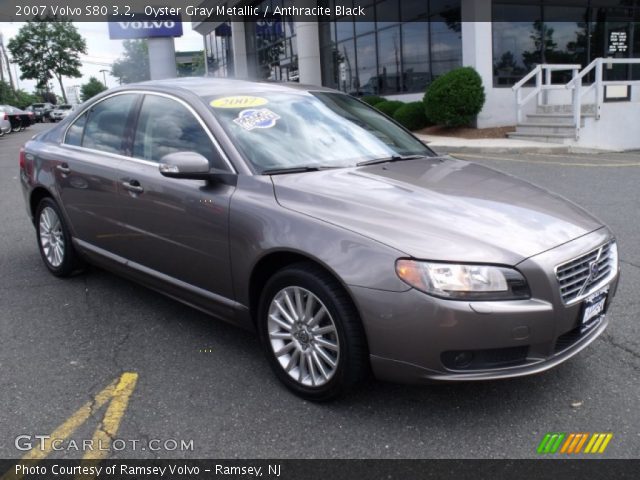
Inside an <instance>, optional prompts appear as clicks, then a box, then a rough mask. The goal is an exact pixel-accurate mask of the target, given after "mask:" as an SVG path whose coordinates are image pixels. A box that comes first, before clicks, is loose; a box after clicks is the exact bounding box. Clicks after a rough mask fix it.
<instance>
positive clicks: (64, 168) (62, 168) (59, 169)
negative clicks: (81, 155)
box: [56, 163, 71, 175]
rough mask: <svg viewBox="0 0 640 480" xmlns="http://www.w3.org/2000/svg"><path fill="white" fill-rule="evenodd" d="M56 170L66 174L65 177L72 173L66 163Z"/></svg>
mask: <svg viewBox="0 0 640 480" xmlns="http://www.w3.org/2000/svg"><path fill="white" fill-rule="evenodd" d="M56 169H57V170H58V171H59V172H61V173H64V174H65V175H68V174H69V173H71V169H70V168H69V165H67V164H66V163H62V164H60V165H57V166H56Z"/></svg>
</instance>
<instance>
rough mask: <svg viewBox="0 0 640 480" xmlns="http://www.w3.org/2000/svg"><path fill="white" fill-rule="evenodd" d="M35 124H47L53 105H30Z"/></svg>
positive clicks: (46, 103)
mask: <svg viewBox="0 0 640 480" xmlns="http://www.w3.org/2000/svg"><path fill="white" fill-rule="evenodd" d="M30 107H31V109H32V111H33V114H34V116H35V121H36V122H47V121H49V120H50V119H51V112H53V110H54V108H55V107H54V105H53V104H51V103H48V102H45V103H34V104H33V105H30Z"/></svg>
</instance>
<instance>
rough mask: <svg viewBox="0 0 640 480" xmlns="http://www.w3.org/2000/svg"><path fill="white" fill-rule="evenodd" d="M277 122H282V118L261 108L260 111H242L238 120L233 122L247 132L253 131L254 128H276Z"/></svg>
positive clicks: (252, 109)
mask: <svg viewBox="0 0 640 480" xmlns="http://www.w3.org/2000/svg"><path fill="white" fill-rule="evenodd" d="M277 120H280V116H279V115H278V114H276V113H274V112H272V111H271V110H269V109H268V108H261V109H259V110H256V109H254V108H250V109H248V110H243V111H241V112H240V114H239V115H238V118H236V119H234V120H233V121H234V123H236V124H238V125H240V126H241V127H242V128H244V129H245V130H247V131H251V130H253V129H254V128H271V127H275V125H276V121H277Z"/></svg>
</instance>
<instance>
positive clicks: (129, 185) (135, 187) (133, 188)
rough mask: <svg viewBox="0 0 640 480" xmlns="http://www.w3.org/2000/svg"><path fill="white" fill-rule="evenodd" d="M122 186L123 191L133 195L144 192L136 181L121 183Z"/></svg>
mask: <svg viewBox="0 0 640 480" xmlns="http://www.w3.org/2000/svg"><path fill="white" fill-rule="evenodd" d="M122 186H123V187H124V189H125V190H129V191H130V192H134V193H142V192H144V188H142V185H140V182H138V181H137V180H130V181H128V182H122Z"/></svg>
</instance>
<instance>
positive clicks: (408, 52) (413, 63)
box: [402, 22, 431, 92]
mask: <svg viewBox="0 0 640 480" xmlns="http://www.w3.org/2000/svg"><path fill="white" fill-rule="evenodd" d="M428 44H429V24H428V23H426V22H409V23H405V24H404V25H402V60H403V61H402V77H403V82H404V86H405V88H404V89H405V91H407V92H421V91H424V90H425V89H426V88H427V85H428V84H429V82H430V80H431V68H430V66H429V65H430V62H429V50H427V49H425V48H424V46H425V45H428Z"/></svg>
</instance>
